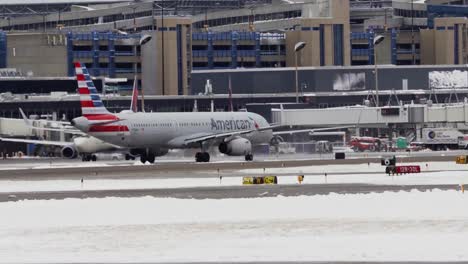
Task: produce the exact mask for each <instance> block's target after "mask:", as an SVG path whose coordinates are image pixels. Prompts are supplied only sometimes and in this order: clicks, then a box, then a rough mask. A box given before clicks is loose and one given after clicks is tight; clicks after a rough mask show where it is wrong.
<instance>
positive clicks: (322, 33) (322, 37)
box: [320, 24, 325, 66]
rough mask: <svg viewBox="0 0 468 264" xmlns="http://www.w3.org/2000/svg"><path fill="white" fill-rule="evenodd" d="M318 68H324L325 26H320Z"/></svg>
mask: <svg viewBox="0 0 468 264" xmlns="http://www.w3.org/2000/svg"><path fill="white" fill-rule="evenodd" d="M320 66H325V26H324V25H323V24H320Z"/></svg>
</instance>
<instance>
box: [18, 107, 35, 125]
mask: <svg viewBox="0 0 468 264" xmlns="http://www.w3.org/2000/svg"><path fill="white" fill-rule="evenodd" d="M19 111H20V113H21V116H22V117H23V120H24V122H25V123H26V125H27V126H32V124H31V120H29V119H28V118H27V117H26V114H24V112H23V109H21V107H20V108H19Z"/></svg>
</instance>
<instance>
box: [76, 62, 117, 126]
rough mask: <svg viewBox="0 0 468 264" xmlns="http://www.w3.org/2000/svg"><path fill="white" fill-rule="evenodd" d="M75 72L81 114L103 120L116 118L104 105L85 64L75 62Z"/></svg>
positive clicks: (90, 118) (92, 118)
mask: <svg viewBox="0 0 468 264" xmlns="http://www.w3.org/2000/svg"><path fill="white" fill-rule="evenodd" d="M75 72H76V81H77V82H78V92H79V94H80V103H81V111H82V115H83V116H84V117H86V118H88V119H89V120H100V121H103V120H116V119H118V118H117V117H116V116H114V115H112V114H111V113H110V112H109V111H108V110H107V109H106V107H105V106H104V104H103V102H102V100H101V97H100V96H99V94H98V92H97V90H96V87H95V86H94V83H93V80H91V76H90V75H89V71H88V69H86V66H85V65H84V64H82V63H80V62H75Z"/></svg>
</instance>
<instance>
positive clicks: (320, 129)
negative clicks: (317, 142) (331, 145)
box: [273, 126, 355, 135]
mask: <svg viewBox="0 0 468 264" xmlns="http://www.w3.org/2000/svg"><path fill="white" fill-rule="evenodd" d="M283 127H284V126H283ZM352 127H355V126H339V127H324V128H311V129H298V130H285V131H275V132H273V135H291V134H296V133H307V132H309V133H314V132H319V131H327V130H336V129H343V128H352Z"/></svg>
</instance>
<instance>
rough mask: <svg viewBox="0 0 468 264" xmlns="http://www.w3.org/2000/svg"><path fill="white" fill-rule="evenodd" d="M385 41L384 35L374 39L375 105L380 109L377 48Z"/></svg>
mask: <svg viewBox="0 0 468 264" xmlns="http://www.w3.org/2000/svg"><path fill="white" fill-rule="evenodd" d="M384 39H385V37H384V36H382V35H377V36H375V37H374V76H375V104H376V106H377V107H379V105H380V104H379V75H378V73H377V51H376V47H377V45H379V43H380V42H382V41H383V40H384Z"/></svg>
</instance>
